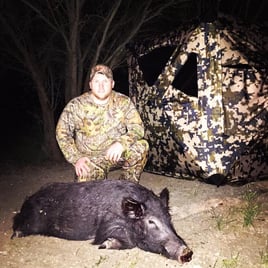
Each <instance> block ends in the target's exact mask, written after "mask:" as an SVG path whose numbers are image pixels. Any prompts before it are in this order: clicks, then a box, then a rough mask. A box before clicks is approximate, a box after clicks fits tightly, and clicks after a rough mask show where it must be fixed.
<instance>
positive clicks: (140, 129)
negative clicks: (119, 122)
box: [118, 99, 144, 149]
mask: <svg viewBox="0 0 268 268" xmlns="http://www.w3.org/2000/svg"><path fill="white" fill-rule="evenodd" d="M125 125H126V129H127V132H126V134H124V135H122V136H121V137H120V138H119V140H118V141H119V142H120V143H121V144H122V145H123V147H124V149H126V148H129V147H130V146H131V145H132V144H133V143H135V142H136V141H137V140H140V139H142V138H143V137H144V125H143V122H142V120H141V117H140V114H139V112H138V111H137V109H136V107H135V105H134V103H133V102H132V101H131V100H130V99H129V102H128V105H127V109H126V114H125Z"/></svg>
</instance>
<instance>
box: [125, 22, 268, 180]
mask: <svg viewBox="0 0 268 268" xmlns="http://www.w3.org/2000/svg"><path fill="white" fill-rule="evenodd" d="M129 51H130V52H131V55H130V57H129V58H128V65H129V83H130V89H129V90H130V91H129V94H130V97H131V98H132V99H133V101H134V103H135V104H136V106H137V108H138V110H139V112H140V114H141V117H142V119H143V121H144V124H145V138H146V139H147V140H148V142H149V144H150V153H149V159H148V162H147V165H146V167H145V170H146V171H148V172H152V173H156V174H163V175H167V176H173V177H179V178H181V177H184V178H193V179H194V178H199V179H201V180H204V181H209V178H211V176H212V175H214V176H212V177H215V176H219V177H218V178H222V177H224V178H225V179H227V180H228V182H242V183H243V182H249V181H253V180H259V179H263V178H265V177H268V165H267V162H268V160H267V159H268V153H267V149H268V123H267V122H268V83H267V66H268V64H267V61H268V59H267V36H265V32H263V29H262V28H260V27H259V26H258V27H257V26H251V27H246V28H245V27H244V26H243V25H242V24H235V23H234V22H231V21H229V20H227V19H218V20H217V21H215V22H214V23H201V24H198V25H192V26H190V27H188V26H184V27H181V28H179V29H177V30H176V31H174V32H172V33H169V34H165V35H163V36H161V37H159V38H156V39H153V40H145V41H143V42H142V43H138V42H137V43H135V44H132V45H131V46H129ZM216 178H217V177H216Z"/></svg>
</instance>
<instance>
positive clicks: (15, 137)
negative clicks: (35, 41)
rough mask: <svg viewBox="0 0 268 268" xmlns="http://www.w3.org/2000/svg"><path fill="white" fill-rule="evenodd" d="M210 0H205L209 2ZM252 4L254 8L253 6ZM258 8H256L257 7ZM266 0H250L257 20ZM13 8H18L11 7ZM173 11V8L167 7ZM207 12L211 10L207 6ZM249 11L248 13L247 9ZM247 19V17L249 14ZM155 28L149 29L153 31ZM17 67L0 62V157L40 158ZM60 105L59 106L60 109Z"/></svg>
mask: <svg viewBox="0 0 268 268" xmlns="http://www.w3.org/2000/svg"><path fill="white" fill-rule="evenodd" d="M209 2H211V1H208V3H209ZM222 2H225V6H224V7H223V8H222V10H223V11H225V12H228V10H229V11H230V10H232V12H235V13H237V14H238V13H239V11H240V10H241V8H240V9H239V6H238V5H237V3H239V2H240V3H241V5H243V3H244V2H245V1H229V0H226V1H222ZM254 8H255V10H254ZM256 8H257V10H256ZM267 11H268V10H267V1H252V6H251V14H254V15H258V18H259V20H261V21H265V19H266V14H267ZM14 12H17V10H16V11H14ZM169 12H170V14H174V13H175V11H174V10H170V11H169ZM209 13H210V15H211V14H213V12H212V13H211V10H210V12H209ZM248 14H250V13H248ZM248 19H249V20H250V17H248ZM166 23H167V21H166V19H165V18H164V19H163V20H160V21H159V27H160V26H161V27H163V25H164V24H166ZM172 23H173V24H172V25H166V27H167V28H168V29H172V28H175V27H176V23H177V24H178V23H181V21H180V19H179V18H178V21H177V22H176V19H174V20H173V22H172ZM153 31H154V29H152V32H153ZM14 67H16V68H18V70H15V69H11V68H7V67H6V65H5V64H4V63H3V62H1V63H0V70H1V74H0V82H1V86H2V94H1V98H0V115H1V118H0V120H1V123H2V126H1V140H0V143H1V145H0V146H1V154H0V161H1V162H4V161H7V160H8V161H9V160H23V161H28V160H29V161H30V160H33V159H34V160H42V150H41V147H40V144H41V136H42V133H41V132H42V128H41V118H40V111H39V101H38V98H37V96H36V92H35V90H34V87H33V85H32V82H31V80H30V79H29V78H27V77H26V76H25V75H24V74H23V72H20V68H22V67H21V66H20V65H16V64H15V65H14ZM114 76H115V81H116V88H115V89H116V90H118V91H120V92H123V93H126V94H128V83H127V78H128V74H127V68H126V67H125V68H123V69H121V70H120V71H117V72H116V73H115V75H114ZM62 108H63V107H59V110H61V109H62Z"/></svg>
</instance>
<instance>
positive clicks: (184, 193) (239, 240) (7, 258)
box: [0, 163, 268, 268]
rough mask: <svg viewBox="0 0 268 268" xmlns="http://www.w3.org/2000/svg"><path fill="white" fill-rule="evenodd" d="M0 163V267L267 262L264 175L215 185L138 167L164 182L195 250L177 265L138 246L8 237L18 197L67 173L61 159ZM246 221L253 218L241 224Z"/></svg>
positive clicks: (216, 266)
mask: <svg viewBox="0 0 268 268" xmlns="http://www.w3.org/2000/svg"><path fill="white" fill-rule="evenodd" d="M0 168H1V173H0V267H14V268H17V267H18V268H21V267H23V268H43V267H46V268H50V267H51V268H54V267H55V268H58V267H61V268H65V267H68V268H72V267H73V268H91V267H92V268H95V267H100V268H106V267H107V268H108V267H109V268H110V267H114V268H143V267H144V268H145V267H146V268H151V267H152V268H155V267H166V268H171V267H185V268H190V267H191V268H201V267H202V268H209V267H212V268H221V267H223V268H236V267H239V268H240V267H241V268H245V267H247V268H251V267H252V268H253V267H254V268H259V267H260V268H265V267H268V181H267V180H266V181H259V182H254V183H250V184H247V185H244V186H239V187H234V186H230V185H226V186H221V187H219V188H217V187H215V186H213V185H209V184H204V183H201V182H199V181H196V180H193V181H190V180H182V179H175V178H171V177H165V176H160V175H155V174H151V173H146V172H144V173H143V175H142V178H141V184H142V185H144V186H146V187H148V188H149V189H152V190H153V191H154V192H155V193H159V192H160V191H161V190H162V189H163V188H164V187H167V188H168V189H169V190H170V210H171V214H172V219H173V223H174V226H175V229H176V230H177V233H178V234H179V235H180V236H181V237H182V238H183V239H184V240H185V241H186V242H187V244H188V246H189V247H190V248H191V249H192V250H193V252H194V254H193V259H192V261H191V262H189V263H186V264H183V265H181V264H179V263H177V262H176V261H174V260H169V259H167V258H165V257H163V256H160V255H157V254H154V253H150V252H144V251H142V250H140V249H138V248H135V249H131V250H121V251H119V250H105V249H102V250H101V249H98V247H97V246H93V245H91V244H90V242H89V241H81V242H80V241H67V240H64V239H58V238H52V237H43V236H29V237H25V238H15V239H13V240H10V236H11V234H12V218H13V216H14V214H15V213H16V211H18V210H19V209H20V207H21V204H22V202H23V200H24V198H25V197H26V196H27V195H31V194H32V193H34V192H35V191H37V190H38V189H39V188H40V187H41V186H42V185H44V184H46V183H48V182H54V181H64V182H69V181H72V180H73V170H72V167H71V166H70V165H68V164H66V163H62V164H56V165H55V164H54V165H52V164H44V165H39V166H37V165H34V166H29V165H26V166H20V167H19V166H16V167H14V166H13V165H12V164H9V165H7V164H5V165H1V166H0ZM117 176H118V171H114V172H113V173H111V174H110V177H111V178H117ZM255 214H257V215H256V216H255V217H254V215H255ZM251 217H253V218H251ZM245 223H252V224H249V225H248V226H245Z"/></svg>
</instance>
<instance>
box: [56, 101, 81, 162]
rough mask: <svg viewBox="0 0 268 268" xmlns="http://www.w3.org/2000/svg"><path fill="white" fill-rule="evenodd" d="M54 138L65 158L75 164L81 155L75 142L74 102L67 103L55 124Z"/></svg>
mask: <svg viewBox="0 0 268 268" xmlns="http://www.w3.org/2000/svg"><path fill="white" fill-rule="evenodd" d="M56 139H57V142H58V144H59V147H60V149H61V151H62V153H63V155H64V157H65V159H66V160H67V161H68V162H70V163H72V164H73V165H75V163H76V162H77V160H78V159H80V158H81V157H83V155H82V154H81V153H80V152H79V151H78V149H77V147H76V144H75V117H74V104H73V103H72V102H71V103H68V104H67V105H66V107H65V108H64V110H63V111H62V114H61V116H60V118H59V120H58V123H57V126H56Z"/></svg>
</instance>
